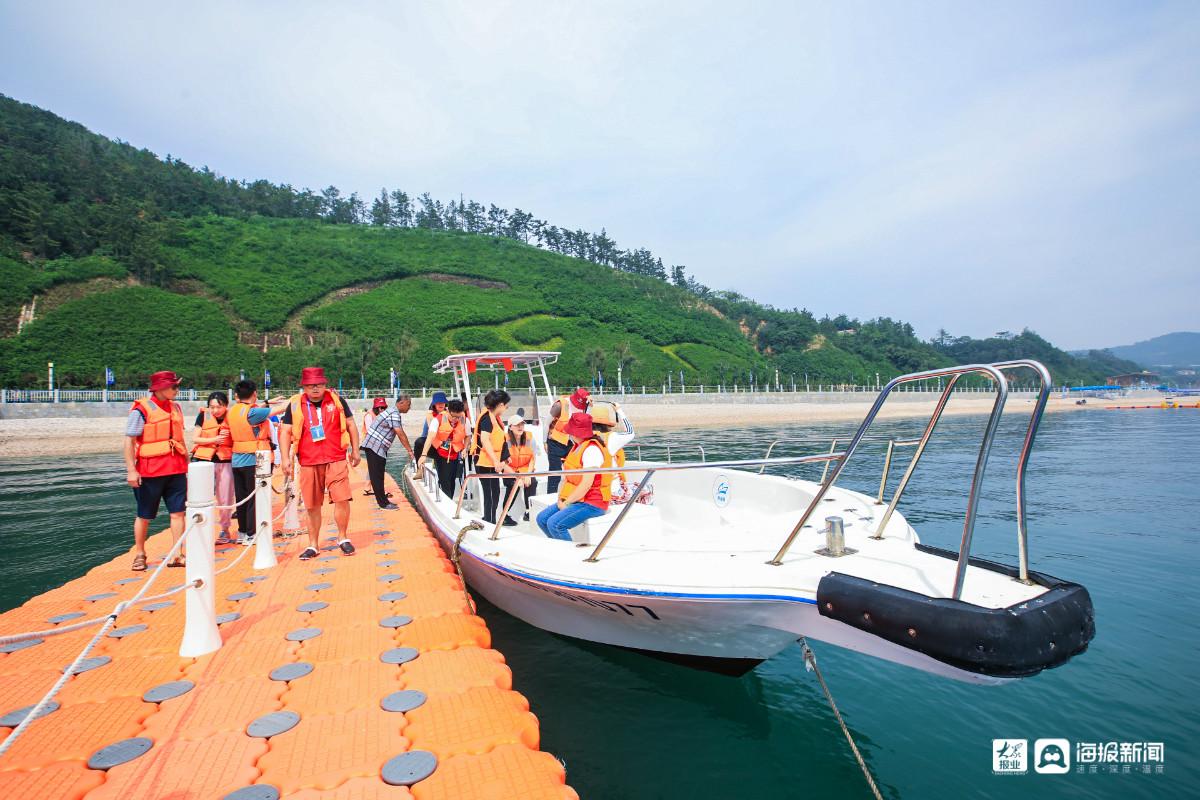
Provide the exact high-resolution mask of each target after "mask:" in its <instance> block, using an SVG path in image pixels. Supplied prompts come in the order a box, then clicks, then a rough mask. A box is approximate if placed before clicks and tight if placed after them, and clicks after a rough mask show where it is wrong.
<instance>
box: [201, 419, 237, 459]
mask: <svg viewBox="0 0 1200 800" xmlns="http://www.w3.org/2000/svg"><path fill="white" fill-rule="evenodd" d="M227 430H229V412H228V411H226V412H225V417H224V418H223V419H221V420H217V418H216V417H214V416H213V415H212V412H210V411H207V410H206V411H205V412H204V424H203V425H201V426H200V435H201V436H202V437H204V438H205V439H211V438H213V437H214V436H216V435H217V434H219V433H221V431H227ZM192 455H193V456H194V457H195V458H197V459H199V460H200V461H212V460H213V456H214V455H215V456H216V457H217V458H218V459H220V460H221V461H229V460H230V459H231V458H233V442H232V441H231V440H230V439H226V440H225V444H220V445H217V444H198V445H196V446H195V447H193V448H192Z"/></svg>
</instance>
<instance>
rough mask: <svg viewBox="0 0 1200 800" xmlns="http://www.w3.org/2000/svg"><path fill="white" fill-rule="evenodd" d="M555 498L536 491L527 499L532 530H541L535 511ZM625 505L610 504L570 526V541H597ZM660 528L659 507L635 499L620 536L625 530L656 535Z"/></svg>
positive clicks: (538, 512)
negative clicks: (597, 514) (598, 514)
mask: <svg viewBox="0 0 1200 800" xmlns="http://www.w3.org/2000/svg"><path fill="white" fill-rule="evenodd" d="M557 501H558V498H557V496H555V495H552V494H539V495H537V496H535V497H533V498H531V499H530V505H531V508H530V511H529V522H530V524H531V525H533V526H534V532H535V533H537V534H539V535H540V534H541V530H540V529H539V528H538V527H537V525H536V523H534V520H535V519H536V518H537V515H538V514H540V513H542V511H544V510H545V509H546V508H548V507H549V506H551V505H553V504H554V503H555V502H557ZM624 507H625V506H624V505H612V506H609V509H608V511H607V512H606V513H605V514H604V515H603V516H599V517H593V518H591V519H589V520H587V521H585V522H583V523H582V524H580V525H576V526H575V527H574V528H571V541H573V542H576V543H577V544H592V545H594V544H597V543H598V542H599V541H600V540H601V539H603V538H604V534H606V533H608V529H609V527H611V526H612V524H613V522H615V521H616V519H617V515H618V514H620V513H621V509H622V508H624ZM661 530H662V515H661V512H660V511H659V510H658V507H657V506H648V505H645V504H644V503H635V504H634V506H633V508H631V509H629V513H628V514H626V515H625V521H624V522H622V523H621V536H624V535H625V534H629V535H631V536H637V535H638V534H639V533H642V534H654V535H657V534H658V533H659V532H661ZM617 538H620V536H618V537H617Z"/></svg>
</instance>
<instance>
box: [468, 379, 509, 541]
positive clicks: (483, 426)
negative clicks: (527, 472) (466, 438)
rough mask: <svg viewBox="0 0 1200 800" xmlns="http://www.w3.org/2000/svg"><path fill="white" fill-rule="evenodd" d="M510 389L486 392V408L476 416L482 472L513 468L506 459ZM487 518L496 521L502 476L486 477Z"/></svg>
mask: <svg viewBox="0 0 1200 800" xmlns="http://www.w3.org/2000/svg"><path fill="white" fill-rule="evenodd" d="M511 399H512V398H510V397H509V396H508V392H506V391H504V390H503V389H493V390H492V391H490V392H488V393H487V394H485V395H484V396H483V405H484V410H483V412H482V413H481V414H480V415H479V419H477V420H475V432H474V433H473V434H472V437H471V454H472V455H474V456H475V459H476V461H475V471H476V472H477V473H479V474H480V475H488V474H495V473H497V472H510V471H511V470H509V468H508V465H506V464H505V463H504V460H503V456H502V454H503V452H504V422H503V421H502V420H501V416H502V415H503V414H504V412H505V411H507V410H508V402H509V400H511ZM479 482H480V483H481V484H483V521H484V522H490V523H492V524H493V525H494V524H495V523H496V506H497V505H499V503H500V480H499V479H498V478H482V479H480V481H479Z"/></svg>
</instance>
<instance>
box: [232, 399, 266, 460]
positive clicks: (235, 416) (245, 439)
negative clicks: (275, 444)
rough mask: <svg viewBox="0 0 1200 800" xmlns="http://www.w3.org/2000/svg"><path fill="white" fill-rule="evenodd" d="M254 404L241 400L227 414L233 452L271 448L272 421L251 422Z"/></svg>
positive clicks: (251, 451)
mask: <svg viewBox="0 0 1200 800" xmlns="http://www.w3.org/2000/svg"><path fill="white" fill-rule="evenodd" d="M252 408H254V406H252V405H250V404H249V403H243V402H241V401H240V400H239V401H238V402H236V403H234V404H233V405H232V406H230V408H229V413H227V414H226V415H225V423H226V424H227V425H228V426H229V434H230V436H232V437H233V452H235V453H253V452H255V451H256V450H270V449H271V423H269V422H265V421H264V422H260V423H259V424H258V425H251V424H250V417H249V414H250V409H252Z"/></svg>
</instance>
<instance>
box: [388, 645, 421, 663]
mask: <svg viewBox="0 0 1200 800" xmlns="http://www.w3.org/2000/svg"><path fill="white" fill-rule="evenodd" d="M419 655H421V652H420V651H419V650H417V649H416V648H415V647H393V648H392V649H391V650H384V651H383V652H382V653H380V654H379V660H380V661H382V662H383V663H385V664H407V663H408V662H409V661H412V660H413V659H414V658H416V657H417V656H419Z"/></svg>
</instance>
